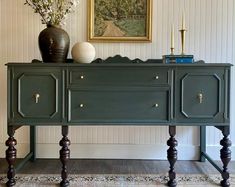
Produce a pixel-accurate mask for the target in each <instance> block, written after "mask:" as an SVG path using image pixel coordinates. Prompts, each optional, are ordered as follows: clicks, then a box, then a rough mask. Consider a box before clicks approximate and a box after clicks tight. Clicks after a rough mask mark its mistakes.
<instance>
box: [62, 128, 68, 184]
mask: <svg viewBox="0 0 235 187" xmlns="http://www.w3.org/2000/svg"><path fill="white" fill-rule="evenodd" d="M62 136H63V138H62V139H61V140H60V146H61V147H62V148H61V150H60V160H61V162H62V171H61V178H62V181H61V182H60V186H61V187H67V186H69V181H68V171H67V162H68V160H69V158H70V150H69V145H70V140H69V139H68V137H67V136H68V126H62Z"/></svg>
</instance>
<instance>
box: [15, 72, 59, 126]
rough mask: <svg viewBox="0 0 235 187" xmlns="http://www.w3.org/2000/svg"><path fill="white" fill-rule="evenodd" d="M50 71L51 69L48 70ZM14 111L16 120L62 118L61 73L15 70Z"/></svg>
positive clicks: (54, 119) (55, 119)
mask: <svg viewBox="0 0 235 187" xmlns="http://www.w3.org/2000/svg"><path fill="white" fill-rule="evenodd" d="M48 71H49V70H48ZM15 77H16V78H15V79H14V83H13V84H14V87H13V89H14V91H13V93H14V99H13V101H14V102H13V106H12V107H13V112H14V114H15V115H14V120H15V121H19V122H20V121H31V120H32V121H34V122H42V121H43V120H48V119H50V120H51V122H53V121H60V120H59V119H61V101H62V97H61V94H62V89H61V85H60V84H61V73H60V72H59V71H58V72H57V71H54V72H45V70H44V71H43V70H42V71H40V69H37V70H32V71H31V72H29V71H27V72H23V71H21V70H19V71H17V69H16V70H15Z"/></svg>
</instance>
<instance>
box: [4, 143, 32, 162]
mask: <svg viewBox="0 0 235 187" xmlns="http://www.w3.org/2000/svg"><path fill="white" fill-rule="evenodd" d="M29 148H30V146H29V144H28V143H20V144H17V145H16V150H17V158H24V157H25V156H26V155H27V154H28V152H29ZM0 150H2V151H0V158H5V157H6V155H5V150H7V146H5V144H3V143H1V144H0Z"/></svg>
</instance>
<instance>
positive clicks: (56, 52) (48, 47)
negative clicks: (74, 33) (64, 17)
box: [38, 25, 69, 63]
mask: <svg viewBox="0 0 235 187" xmlns="http://www.w3.org/2000/svg"><path fill="white" fill-rule="evenodd" d="M38 43H39V49H40V52H41V56H42V60H43V62H49V63H50V62H52V63H62V62H66V59H67V56H68V51H69V35H68V33H67V32H66V31H65V30H63V29H61V28H60V27H57V26H53V25H47V28H45V29H44V30H42V31H41V32H40V34H39V36H38Z"/></svg>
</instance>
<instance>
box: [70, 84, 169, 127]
mask: <svg viewBox="0 0 235 187" xmlns="http://www.w3.org/2000/svg"><path fill="white" fill-rule="evenodd" d="M168 101H169V91H168V90H159V89H146V88H145V90H143V89H141V90H135V89H131V90H118V89H117V90H115V91H114V90H79V89H70V90H69V91H68V106H69V107H68V108H69V109H68V121H69V122H87V123H92V122H95V121H100V122H102V123H118V122H127V123H138V122H143V123H148V122H166V121H167V120H168V119H169V118H168V114H169V103H168Z"/></svg>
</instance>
